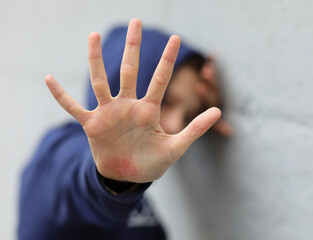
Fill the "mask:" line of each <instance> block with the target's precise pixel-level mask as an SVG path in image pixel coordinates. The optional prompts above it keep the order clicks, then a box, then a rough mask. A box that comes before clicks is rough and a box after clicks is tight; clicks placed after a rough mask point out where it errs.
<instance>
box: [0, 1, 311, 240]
mask: <svg viewBox="0 0 313 240" xmlns="http://www.w3.org/2000/svg"><path fill="white" fill-rule="evenodd" d="M312 10H313V2H312V1H310V0H297V1H292V0H281V1H269V0H264V1H257V0H237V1H230V0H218V1H217V0H216V1H200V0H193V1H178V0H171V1H166V0H162V1H143V0H142V1H114V2H113V1H83V0H75V1H73V0H70V1H61V0H55V1H39V0H30V1H2V2H1V3H0V29H1V38H0V43H1V44H0V81H1V87H0V97H1V101H0V102H1V110H2V111H1V118H0V126H1V138H0V141H1V142H0V143H1V144H0V146H1V156H2V161H1V163H2V164H1V168H0V190H1V205H0V212H1V214H0V226H1V227H0V238H1V239H14V238H15V228H16V220H17V217H16V213H17V207H16V204H17V194H18V182H19V173H20V171H21V169H22V167H23V165H24V164H25V163H26V161H27V158H28V157H29V156H30V154H31V153H32V151H33V149H34V147H35V146H36V144H37V143H38V140H39V138H40V136H41V134H42V133H43V132H44V131H45V130H46V129H47V128H48V127H49V126H51V125H54V124H58V123H60V122H62V121H64V120H66V119H69V117H68V116H67V114H66V113H65V112H64V111H62V110H61V109H60V108H59V107H58V106H57V105H56V103H55V102H54V100H53V99H52V97H51V96H50V95H49V92H48V90H47V89H46V87H45V85H44V81H43V80H44V76H45V75H46V74H47V73H51V74H53V75H54V76H55V77H56V78H57V79H58V80H59V81H60V82H61V83H62V85H63V86H64V87H65V88H66V89H67V90H68V92H70V94H71V95H72V96H73V97H75V98H76V99H78V101H79V102H80V103H82V104H83V103H84V87H85V79H86V73H87V58H86V57H87V36H88V33H89V32H91V31H99V32H101V33H103V34H104V33H105V32H106V31H107V30H108V28H109V27H110V26H111V25H112V24H114V23H117V22H124V21H128V20H129V19H130V18H131V17H139V18H140V19H141V20H142V21H143V24H144V26H161V27H163V28H164V29H166V30H168V31H170V32H173V33H178V34H180V35H181V36H182V37H183V38H184V39H185V40H187V41H188V42H189V43H191V44H194V45H196V46H199V48H200V49H202V50H203V51H205V52H215V53H217V55H218V63H219V66H220V68H221V72H222V75H223V82H222V85H223V90H224V93H225V110H224V117H225V118H226V119H227V120H229V121H230V122H231V123H232V124H233V126H234V128H235V134H234V136H233V137H232V138H231V139H223V138H221V137H219V136H215V135H214V134H212V133H209V134H207V135H206V136H205V137H204V138H202V139H201V140H199V141H198V142H196V143H195V144H194V145H193V146H192V147H191V148H190V150H189V151H188V152H187V153H186V155H185V156H184V157H183V158H182V159H181V161H180V162H178V163H177V164H176V165H175V166H174V167H173V168H171V169H170V170H169V172H168V173H167V174H166V175H165V176H164V178H162V179H161V180H159V181H158V182H156V183H155V184H154V185H153V186H152V188H151V190H150V192H149V195H150V196H149V197H150V198H151V200H152V201H153V202H154V205H155V207H156V208H157V209H158V210H159V215H160V218H162V219H163V221H164V222H165V224H166V225H167V226H168V231H169V235H170V236H171V239H173V240H178V239H179V240H185V239H186V240H187V239H188V240H189V239H199V240H204V239H214V240H228V239H233V240H250V239H253V240H264V239H267V240H277V239H288V240H289V239H290V240H299V239H301V240H310V239H312V238H313V204H312V200H313V161H312V158H313V157H312V155H313V147H312V145H313V137H312V131H313V125H312V117H313V108H312V106H313V97H312V90H313V67H312V64H313V11H312Z"/></svg>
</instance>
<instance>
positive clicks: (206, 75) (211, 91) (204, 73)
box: [197, 56, 233, 137]
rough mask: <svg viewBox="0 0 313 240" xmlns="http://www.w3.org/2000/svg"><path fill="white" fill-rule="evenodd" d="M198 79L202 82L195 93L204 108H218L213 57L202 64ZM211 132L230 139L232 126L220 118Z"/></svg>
mask: <svg viewBox="0 0 313 240" xmlns="http://www.w3.org/2000/svg"><path fill="white" fill-rule="evenodd" d="M200 77H201V79H202V81H201V82H199V83H198V86H197V91H198V93H199V94H200V95H201V97H202V99H203V101H204V102H205V104H206V107H207V108H209V107H212V106H219V105H220V102H221V94H220V89H219V85H218V78H217V70H216V65H215V61H214V57H213V56H209V57H208V60H207V61H206V62H205V63H204V64H203V67H202V69H201V70H200ZM212 130H214V131H216V132H217V133H219V134H221V135H223V136H225V137H230V136H231V135H232V132H233V129H232V126H231V125H230V124H229V123H227V122H226V121H224V120H223V119H222V118H220V119H219V120H218V121H217V122H216V123H215V124H214V125H213V126H212Z"/></svg>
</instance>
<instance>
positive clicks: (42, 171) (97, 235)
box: [18, 27, 195, 240]
mask: <svg viewBox="0 0 313 240" xmlns="http://www.w3.org/2000/svg"><path fill="white" fill-rule="evenodd" d="M126 32H127V28H126V27H118V28H114V29H113V30H112V31H111V32H110V34H109V35H108V37H107V39H106V40H105V41H104V43H103V46H102V52H103V61H104V65H105V67H106V71H107V76H108V80H109V84H110V88H111V93H112V95H113V96H116V95H117V94H118V91H119V72H120V71H119V69H120V64H121V60H122V55H123V50H124V45H125V37H126ZM168 39H169V36H167V35H165V34H163V33H161V32H159V31H155V30H143V34H142V44H141V52H140V66H139V73H138V83H137V97H138V98H142V97H143V96H144V95H145V93H146V90H147V88H148V85H149V83H150V79H151V77H152V74H153V72H154V69H155V68H156V66H157V64H158V61H159V59H160V57H161V55H162V52H163V49H164V47H165V45H166V43H167V41H168ZM193 53H195V51H194V50H192V49H190V48H189V47H187V46H186V45H184V44H182V45H181V48H180V51H179V54H178V57H177V61H176V66H178V65H179V64H181V63H182V62H183V61H184V60H185V59H186V58H187V57H188V56H190V55H191V54H193ZM88 84H89V86H88V109H90V110H91V109H94V108H96V106H97V101H96V98H95V96H94V93H93V91H92V88H91V85H90V81H89V83H88ZM149 186H150V183H145V184H142V185H141V187H140V188H139V189H137V190H136V191H135V192H131V193H123V194H119V195H113V194H111V193H110V192H109V191H107V190H106V189H105V188H104V187H103V186H102V185H101V183H100V182H99V179H98V178H97V171H96V167H95V163H94V161H93V158H92V154H91V151H90V147H89V144H88V140H87V137H86V135H85V133H84V131H83V129H82V127H81V125H80V124H79V123H77V122H71V123H67V124H65V125H62V126H59V127H56V128H54V129H52V130H50V131H49V132H48V133H47V134H46V135H45V136H44V137H43V139H42V140H41V142H40V144H39V146H38V148H37V150H36V152H35V154H34V156H33V157H32V159H31V161H30V162H29V163H28V165H27V166H26V168H25V169H24V171H23V174H22V179H21V190H20V199H19V226H18V237H19V239H20V240H50V239H51V240H52V239H58V240H63V239H64V240H65V239H66V240H69V239H75V240H80V239H93V240H97V239H109V240H115V239H118V240H122V239H127V240H132V239H136V240H140V239H145V240H146V239H149V240H162V239H166V237H165V232H164V230H163V227H162V226H161V224H160V223H159V222H158V220H157V219H156V217H155V215H154V213H153V212H152V210H151V208H150V207H149V204H148V203H147V202H146V200H145V199H144V197H143V194H144V192H145V191H146V190H147V188H148V187H149Z"/></svg>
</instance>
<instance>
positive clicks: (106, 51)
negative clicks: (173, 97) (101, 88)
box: [87, 26, 199, 110]
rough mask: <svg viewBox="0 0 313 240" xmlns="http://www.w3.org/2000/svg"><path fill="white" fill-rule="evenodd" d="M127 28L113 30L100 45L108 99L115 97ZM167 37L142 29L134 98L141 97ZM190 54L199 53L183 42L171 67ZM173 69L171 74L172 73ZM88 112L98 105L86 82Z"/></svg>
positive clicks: (144, 92) (117, 89)
mask: <svg viewBox="0 0 313 240" xmlns="http://www.w3.org/2000/svg"><path fill="white" fill-rule="evenodd" d="M126 33H127V27H126V26H123V27H116V28H114V29H112V30H111V32H110V33H109V34H108V36H107V38H106V39H105V41H104V42H103V44H102V55H103V62H104V66H105V70H106V73H107V77H108V82H109V85H110V89H111V94H112V96H113V97H114V96H116V95H117V94H118V92H119V89H120V66H121V62H122V57H123V51H124V46H125V38H126ZM168 39H169V35H167V34H164V33H162V32H161V31H158V30H154V29H143V30H142V41H141V49H140V60H139V71H138V78H137V98H138V99H140V98H142V97H144V96H145V94H146V91H147V89H148V86H149V83H150V80H151V78H152V75H153V73H154V70H155V68H156V66H157V64H158V62H159V60H160V58H161V55H162V53H163V50H164V48H165V46H166V43H167V41H168ZM192 54H199V53H198V52H196V51H195V50H193V49H191V48H190V47H188V46H187V45H185V44H184V43H183V42H182V43H181V47H180V50H179V53H178V56H177V60H176V63H175V68H177V66H179V65H180V64H181V63H182V62H183V61H184V60H185V59H186V58H188V57H189V56H190V55H192ZM175 68H174V71H175ZM87 97H88V109H89V110H93V109H95V108H96V107H97V105H98V103H97V100H96V97H95V95H94V92H93V90H92V87H91V84H90V79H89V81H88V96H87Z"/></svg>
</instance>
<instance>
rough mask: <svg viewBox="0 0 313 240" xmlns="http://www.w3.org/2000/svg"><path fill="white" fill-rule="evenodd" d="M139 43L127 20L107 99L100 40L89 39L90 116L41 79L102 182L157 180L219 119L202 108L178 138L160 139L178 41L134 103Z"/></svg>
mask: <svg viewBox="0 0 313 240" xmlns="http://www.w3.org/2000/svg"><path fill="white" fill-rule="evenodd" d="M140 43H141V22H140V20H138V19H133V20H131V21H130V22H129V27H128V32H127V37H126V45H125V50H124V55H123V60H122V64H121V69H120V71H121V72H120V73H121V74H120V86H121V87H120V92H119V94H118V95H117V96H116V97H114V98H113V97H112V96H111V93H110V88H109V85H108V82H107V77H106V72H105V69H104V65H103V60H102V51H101V41H100V35H99V34H98V33H91V34H90V35H89V38H88V56H89V68H90V78H91V84H92V87H93V90H94V92H95V95H96V98H97V100H98V107H97V108H96V109H95V110H93V111H87V110H85V109H84V108H82V107H81V106H80V105H79V104H78V103H77V102H76V101H75V100H74V99H73V98H71V97H70V96H69V95H68V94H67V93H66V92H65V91H64V90H63V88H62V87H61V86H60V85H59V84H58V82H57V81H56V80H55V79H54V78H53V77H52V76H51V75H48V76H47V77H46V83H47V86H48V87H49V89H50V91H51V93H52V95H53V96H54V97H55V99H56V100H57V101H58V103H59V104H60V105H61V106H62V107H63V108H64V109H65V110H66V111H67V112H68V113H69V114H71V115H72V116H73V117H74V118H75V119H77V121H79V122H80V124H81V125H82V126H83V129H84V131H85V133H86V135H87V137H88V141H89V144H90V148H91V151H92V155H93V158H94V161H95V164H96V167H97V169H98V171H99V172H100V173H101V174H102V175H103V176H104V177H107V178H111V179H115V180H123V181H131V182H137V183H143V182H150V181H153V180H156V179H158V178H160V177H161V176H162V175H163V174H164V172H165V171H166V170H167V169H168V168H169V167H170V166H171V165H172V164H174V163H175V161H177V160H178V159H179V158H180V157H181V156H182V155H183V154H184V152H185V151H186V150H187V148H188V147H189V146H190V144H191V143H192V142H193V141H195V140H196V139H197V138H199V137H200V136H201V135H202V134H204V133H205V132H206V131H207V130H208V129H209V128H210V127H211V126H212V125H213V124H214V123H215V122H216V121H217V120H218V119H219V117H220V115H221V112H220V110H219V109H217V108H211V109H208V110H207V111H205V112H204V113H202V114H200V115H199V116H197V117H196V118H195V119H194V120H193V121H192V122H191V123H190V124H189V125H188V126H187V127H186V128H185V129H183V130H182V131H181V132H180V133H178V134H175V135H168V134H166V133H165V132H164V131H163V129H162V128H161V126H160V124H159V120H160V114H161V113H160V104H161V101H162V98H163V96H164V92H165V89H166V87H167V85H168V82H169V80H170V78H171V74H172V71H173V68H174V63H175V60H176V56H177V53H178V51H179V46H180V38H179V37H178V36H172V37H171V38H170V39H169V41H168V43H167V46H166V47H165V50H164V52H163V55H162V57H161V59H160V62H159V64H158V66H157V68H156V70H155V72H154V75H153V77H152V79H151V82H150V85H149V88H148V90H147V93H146V96H145V97H144V98H142V99H140V100H137V98H136V81H137V73H138V68H139V51H140Z"/></svg>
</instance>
